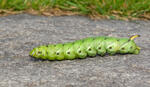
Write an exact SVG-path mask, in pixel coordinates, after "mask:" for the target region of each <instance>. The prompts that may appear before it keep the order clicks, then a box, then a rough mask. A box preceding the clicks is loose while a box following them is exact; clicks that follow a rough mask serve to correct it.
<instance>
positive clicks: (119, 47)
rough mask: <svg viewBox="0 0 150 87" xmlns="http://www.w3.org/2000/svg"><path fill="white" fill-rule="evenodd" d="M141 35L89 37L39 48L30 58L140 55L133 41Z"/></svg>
mask: <svg viewBox="0 0 150 87" xmlns="http://www.w3.org/2000/svg"><path fill="white" fill-rule="evenodd" d="M136 37H139V35H134V36H132V37H130V38H115V37H105V36H99V37H89V38H84V39H81V40H76V41H74V42H68V43H64V44H50V45H46V46H39V47H36V48H34V49H33V50H31V51H30V53H29V54H30V56H32V57H35V58H38V59H48V60H65V59H69V60H72V59H75V58H86V57H87V56H90V57H94V56H96V55H97V54H98V55H100V56H104V55H105V54H110V55H113V54H116V53H119V54H127V53H130V54H139V53H140V47H138V46H137V45H136V43H135V42H134V41H133V39H134V38H136Z"/></svg>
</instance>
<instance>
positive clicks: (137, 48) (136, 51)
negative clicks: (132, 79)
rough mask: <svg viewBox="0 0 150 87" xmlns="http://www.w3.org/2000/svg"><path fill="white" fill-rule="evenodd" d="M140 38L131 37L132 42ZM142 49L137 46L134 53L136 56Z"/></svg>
mask: <svg viewBox="0 0 150 87" xmlns="http://www.w3.org/2000/svg"><path fill="white" fill-rule="evenodd" d="M137 37H140V35H133V36H131V37H130V40H134V39H135V38H137ZM140 50H141V48H140V47H139V46H136V50H135V52H134V54H139V52H140Z"/></svg>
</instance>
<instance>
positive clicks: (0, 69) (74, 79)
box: [0, 14, 150, 87]
mask: <svg viewBox="0 0 150 87" xmlns="http://www.w3.org/2000/svg"><path fill="white" fill-rule="evenodd" d="M135 34H140V35H141V37H139V38H136V40H135V42H136V43H137V44H138V45H139V46H140V47H141V53H140V54H139V55H132V54H128V55H115V56H108V55H107V56H104V57H100V56H97V57H94V58H86V59H82V60H81V59H76V60H65V61H42V60H35V59H33V58H31V57H29V56H28V55H29V51H30V50H31V49H32V48H34V47H36V46H38V45H44V44H51V43H64V42H70V41H74V40H77V39H81V38H85V37H91V36H114V37H130V36H132V35H135ZM0 87H150V21H130V22H127V21H120V20H99V21H93V20H90V19H88V18H86V17H82V16H60V17H45V16H33V15H28V14H20V15H11V16H7V17H1V18H0Z"/></svg>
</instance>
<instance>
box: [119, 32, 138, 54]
mask: <svg viewBox="0 0 150 87" xmlns="http://www.w3.org/2000/svg"><path fill="white" fill-rule="evenodd" d="M136 37H140V35H134V36H132V37H130V38H129V39H127V38H125V39H122V42H125V43H123V44H122V45H121V47H120V49H119V52H120V53H123V54H124V53H133V54H139V53H140V47H139V46H137V45H136V43H135V42H134V40H133V39H134V38H136Z"/></svg>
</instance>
